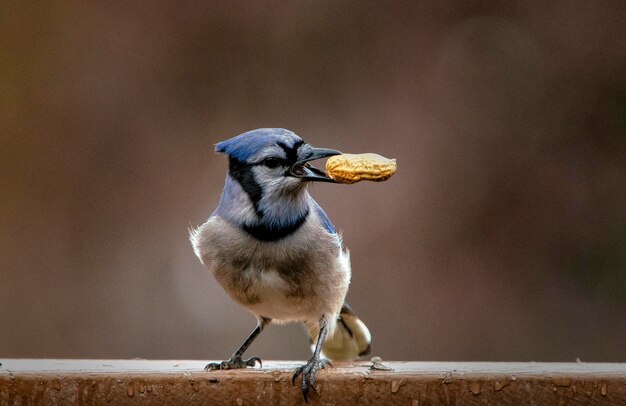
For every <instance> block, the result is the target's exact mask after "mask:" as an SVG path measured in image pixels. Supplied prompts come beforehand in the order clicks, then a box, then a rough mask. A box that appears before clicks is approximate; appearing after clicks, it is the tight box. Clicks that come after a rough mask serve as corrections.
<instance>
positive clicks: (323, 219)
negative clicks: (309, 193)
mask: <svg viewBox="0 0 626 406" xmlns="http://www.w3.org/2000/svg"><path fill="white" fill-rule="evenodd" d="M313 206H314V209H315V211H316V212H317V215H318V216H319V218H320V221H321V222H322V226H323V227H324V229H325V230H326V231H328V233H329V234H336V233H337V231H336V230H335V226H333V223H331V222H330V219H329V218H328V216H327V215H326V213H324V210H322V208H321V207H320V205H319V204H317V202H316V201H315V200H313Z"/></svg>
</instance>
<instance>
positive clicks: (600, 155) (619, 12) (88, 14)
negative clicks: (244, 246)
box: [0, 0, 626, 361]
mask: <svg viewBox="0 0 626 406" xmlns="http://www.w3.org/2000/svg"><path fill="white" fill-rule="evenodd" d="M7 3H8V2H3V4H2V6H0V7H1V10H0V31H1V35H0V41H1V42H0V44H1V45H0V49H2V52H1V53H0V91H1V97H0V103H1V104H0V137H1V145H0V190H1V198H0V277H1V282H0V357H89V358H96V357H97V358H100V357H103V358H104V357H107V358H108V357H111V358H118V357H120V358H128V357H144V358H194V359H224V358H225V357H228V356H229V355H230V354H231V353H232V351H233V350H234V349H235V348H236V347H237V346H238V345H239V344H240V343H241V342H242V340H243V339H244V338H245V336H246V335H247V334H248V333H249V332H250V331H251V329H252V327H253V326H254V319H253V317H252V316H250V315H249V314H247V313H246V312H245V311H244V310H242V309H241V308H239V307H238V306H237V305H235V304H234V303H233V302H232V301H231V300H230V299H229V298H228V297H227V296H226V294H225V293H224V292H223V291H222V289H221V288H220V287H219V286H218V285H217V283H216V282H215V281H214V280H213V279H212V277H211V276H210V275H209V274H208V273H207V272H206V271H205V270H204V268H203V267H202V265H201V264H200V263H199V261H198V260H197V259H196V258H195V256H194V254H193V252H192V249H191V247H190V244H189V242H188V239H187V229H188V227H190V226H196V225H198V224H200V223H202V222H203V221H204V220H205V219H206V218H207V217H208V216H209V214H210V213H211V212H212V210H213V208H214V207H215V206H216V204H217V201H218V198H219V194H220V191H221V188H222V185H223V179H224V174H225V171H226V167H227V162H226V160H225V159H224V157H222V156H218V155H215V154H214V153H213V144H215V143H216V142H218V141H220V140H223V139H226V138H229V137H231V136H234V135H237V134H239V133H241V132H244V131H247V130H249V129H253V128H257V127H285V128H288V129H291V130H293V131H295V132H296V133H298V134H300V135H301V136H302V137H303V138H304V139H305V140H306V141H308V142H310V143H311V144H313V145H315V146H320V147H329V148H336V149H340V150H343V151H345V152H377V153H380V154H383V155H386V156H389V157H395V158H397V159H398V164H399V171H398V173H397V175H396V176H395V177H394V178H392V179H391V180H390V181H388V182H386V183H382V184H371V183H362V184H356V185H354V186H339V185H316V186H315V187H314V189H313V190H312V192H313V194H314V196H315V197H316V199H317V200H318V201H319V202H320V204H321V205H322V206H323V207H324V208H325V209H326V212H327V213H328V214H329V216H330V217H331V219H332V220H333V222H334V224H335V226H336V227H337V228H338V229H341V230H342V231H343V235H344V241H345V243H346V245H347V246H348V247H349V248H350V250H351V253H352V268H353V279H352V280H353V281H352V285H351V290H350V293H349V296H348V299H349V301H350V303H351V304H352V306H353V308H354V309H355V310H356V311H357V312H358V313H359V314H360V315H361V317H362V319H363V320H364V321H365V322H366V323H367V324H368V325H369V327H370V329H371V331H372V333H373V335H374V352H373V355H379V356H382V357H383V358H384V359H405V360H510V361H515V360H537V361H555V360H560V361H574V360H575V359H576V357H579V358H580V359H582V360H583V361H626V345H624V344H625V343H626V215H625V214H626V210H625V209H624V208H625V207H626V164H625V162H626V159H625V157H626V139H625V134H626V35H625V31H624V21H626V7H624V3H623V1H620V0H617V1H571V0H550V1H517V2H516V1H511V2H489V1H487V2H485V1H444V2H440V1H433V2H415V1H407V2H373V1H372V2H362V1H341V2H335V1H315V2H312V1H301V2H252V1H250V2H173V1H172V2H150V3H144V2H132V3H129V2H118V3H112V2H30V3H29V2H16V3H13V4H11V5H9V4H7ZM249 354H251V355H252V354H255V355H260V356H261V357H262V358H265V359H272V358H274V359H304V358H306V357H307V356H308V354H309V350H308V340H307V338H306V337H305V334H304V333H303V331H302V329H301V328H300V327H298V326H288V327H272V328H270V329H268V330H267V331H266V332H264V334H263V335H261V337H260V338H259V340H258V341H257V342H256V343H255V344H254V345H253V347H252V349H251V350H250V352H249Z"/></svg>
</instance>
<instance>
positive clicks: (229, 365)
mask: <svg viewBox="0 0 626 406" xmlns="http://www.w3.org/2000/svg"><path fill="white" fill-rule="evenodd" d="M269 322H270V319H266V318H261V321H259V323H258V324H257V325H256V327H255V329H254V330H252V333H250V335H249V336H248V338H247V339H246V341H244V342H243V344H241V347H239V348H238V349H237V351H235V353H234V354H233V355H232V356H231V357H230V359H229V360H228V361H222V362H211V363H209V364H207V366H205V367H204V370H205V371H214V370H218V369H237V368H246V367H253V366H255V365H256V363H257V362H258V363H259V365H260V366H263V363H262V362H261V358H259V357H250V358H248V359H242V358H241V356H242V355H243V353H244V352H246V350H247V349H248V347H249V346H250V344H252V342H253V341H254V339H255V338H256V337H257V336H258V335H259V334H260V333H261V331H263V328H264V327H265V326H266V325H267V323H269Z"/></svg>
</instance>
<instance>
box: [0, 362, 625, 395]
mask: <svg viewBox="0 0 626 406" xmlns="http://www.w3.org/2000/svg"><path fill="white" fill-rule="evenodd" d="M0 362H1V363H2V366H0V405H14V404H18V405H19V404H24V405H31V404H32V405H35V404H41V405H49V404H60V405H73V404H76V405H80V404H87V405H90V404H127V405H133V404H137V405H139V404H140V405H154V404H159V405H160V404H167V405H191V404H231V405H239V406H241V405H268V404H285V405H288V404H303V403H304V400H303V397H302V393H301V391H300V388H299V385H298V384H297V383H296V385H295V386H294V385H292V383H291V377H292V371H293V369H294V368H295V367H296V366H297V365H300V363H299V362H276V361H268V362H265V363H264V364H263V368H255V369H246V370H235V371H218V372H204V371H203V367H204V365H205V363H206V362H200V361H147V360H49V359H0ZM371 365H372V363H371V362H357V363H350V364H335V365H334V366H333V367H332V368H329V369H326V370H321V371H320V372H318V374H317V392H313V393H311V394H310V395H309V403H310V404H335V405H354V404H380V405H392V404H398V405H410V406H415V405H435V404H444V405H474V404H475V405H478V404H512V405H530V404H535V405H577V404H580V405H596V404H597V405H626V364H618V363H615V364H611V363H508V362H502V363H498V362H496V363H492V362H384V365H385V366H387V367H389V368H392V369H393V370H391V371H385V370H380V369H372V368H371Z"/></svg>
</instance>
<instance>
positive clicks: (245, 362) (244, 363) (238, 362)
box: [204, 357, 263, 371]
mask: <svg viewBox="0 0 626 406" xmlns="http://www.w3.org/2000/svg"><path fill="white" fill-rule="evenodd" d="M257 362H258V363H259V366H260V367H263V362H262V361H261V358H259V357H251V358H248V359H241V357H231V358H230V359H229V360H228V361H222V362H211V363H209V364H207V365H206V366H205V367H204V370H205V371H220V370H224V369H240V368H247V367H254V366H255V365H256V363H257Z"/></svg>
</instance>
